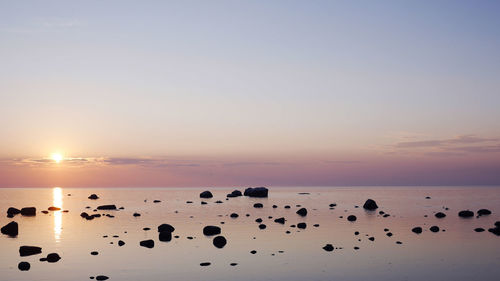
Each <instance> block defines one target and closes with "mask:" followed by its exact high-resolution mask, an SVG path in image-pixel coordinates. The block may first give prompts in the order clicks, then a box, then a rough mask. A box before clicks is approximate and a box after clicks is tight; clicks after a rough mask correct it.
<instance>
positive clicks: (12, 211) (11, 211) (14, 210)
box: [7, 207, 21, 216]
mask: <svg viewBox="0 0 500 281" xmlns="http://www.w3.org/2000/svg"><path fill="white" fill-rule="evenodd" d="M19 213H21V210H19V209H17V208H14V207H10V208H9V209H7V215H10V216H14V215H17V214H19Z"/></svg>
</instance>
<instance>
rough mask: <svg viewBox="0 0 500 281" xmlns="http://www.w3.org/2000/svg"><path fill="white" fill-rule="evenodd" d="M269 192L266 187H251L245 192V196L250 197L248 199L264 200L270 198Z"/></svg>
mask: <svg viewBox="0 0 500 281" xmlns="http://www.w3.org/2000/svg"><path fill="white" fill-rule="evenodd" d="M268 192H269V190H268V189H267V188H265V187H253V188H252V187H249V188H247V189H245V192H244V193H243V195H245V196H248V197H259V198H264V197H267V196H268Z"/></svg>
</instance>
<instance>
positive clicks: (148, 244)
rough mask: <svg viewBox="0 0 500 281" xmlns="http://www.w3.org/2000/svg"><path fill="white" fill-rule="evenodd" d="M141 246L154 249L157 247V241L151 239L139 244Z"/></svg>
mask: <svg viewBox="0 0 500 281" xmlns="http://www.w3.org/2000/svg"><path fill="white" fill-rule="evenodd" d="M139 245H141V246H142V247H146V248H149V249H151V248H153V247H154V246H155V241H153V240H151V239H149V240H144V241H141V242H139Z"/></svg>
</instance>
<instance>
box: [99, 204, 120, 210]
mask: <svg viewBox="0 0 500 281" xmlns="http://www.w3.org/2000/svg"><path fill="white" fill-rule="evenodd" d="M97 210H116V205H101V206H99V207H97Z"/></svg>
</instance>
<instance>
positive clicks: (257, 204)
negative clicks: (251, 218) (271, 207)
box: [253, 203, 264, 208]
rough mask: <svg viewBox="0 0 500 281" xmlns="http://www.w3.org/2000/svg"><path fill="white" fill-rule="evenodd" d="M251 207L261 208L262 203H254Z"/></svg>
mask: <svg viewBox="0 0 500 281" xmlns="http://www.w3.org/2000/svg"><path fill="white" fill-rule="evenodd" d="M253 207H254V208H263V207H264V205H262V203H255V204H253Z"/></svg>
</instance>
